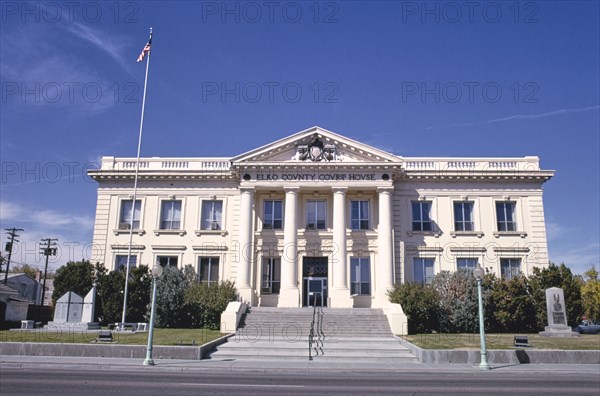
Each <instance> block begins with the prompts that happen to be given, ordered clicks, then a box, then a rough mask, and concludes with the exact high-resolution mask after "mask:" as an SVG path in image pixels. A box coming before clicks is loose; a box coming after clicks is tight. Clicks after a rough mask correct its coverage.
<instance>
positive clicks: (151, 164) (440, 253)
mask: <svg viewBox="0 0 600 396" xmlns="http://www.w3.org/2000/svg"><path fill="white" fill-rule="evenodd" d="M135 166H136V159H135V158H115V157H103V158H102V166H101V168H100V169H95V170H91V171H89V174H90V176H91V177H92V178H93V179H94V180H96V181H97V182H98V202H97V209H96V222H95V228H94V241H93V242H94V250H93V257H92V261H93V262H96V261H98V262H102V263H104V264H105V265H106V266H107V267H108V268H118V267H120V266H124V265H125V264H126V261H127V251H128V243H129V229H130V226H131V225H133V232H134V233H133V249H132V258H131V262H130V265H137V264H146V265H149V266H152V265H153V264H154V263H155V262H157V261H158V262H160V264H161V265H171V266H177V267H180V268H181V267H183V266H184V265H187V264H191V265H193V266H194V268H195V269H196V271H197V273H198V274H199V276H200V280H201V281H202V282H217V281H221V280H232V281H235V285H236V287H237V289H238V291H239V294H240V297H241V298H242V299H243V300H244V301H245V302H248V303H249V304H250V305H252V306H281V307H301V306H307V305H311V306H312V305H314V304H317V305H326V306H330V307H385V306H386V305H387V304H389V302H388V298H387V296H386V292H387V291H388V290H389V289H390V288H392V287H393V285H394V283H399V282H412V281H415V282H430V281H431V279H432V277H433V276H434V274H436V273H438V272H440V271H444V270H447V271H455V270H457V269H458V268H473V267H474V266H475V265H476V264H477V263H478V262H479V263H480V264H481V265H482V266H483V267H484V268H486V269H489V270H490V271H493V272H495V273H496V274H498V275H500V276H504V277H511V276H513V275H514V274H518V273H519V272H523V273H524V274H525V275H529V274H530V273H531V272H532V268H533V267H535V266H546V265H548V249H547V241H546V227H545V222H544V209H543V202H542V185H543V183H544V182H545V181H547V180H548V179H550V178H551V177H552V176H553V175H554V172H553V171H550V170H542V169H540V165H539V159H538V158H537V157H524V158H407V157H401V156H396V155H393V154H390V153H387V152H385V151H382V150H379V149H377V148H374V147H371V146H368V145H366V144H363V143H360V142H357V141H355V140H352V139H349V138H346V137H344V136H341V135H338V134H336V133H333V132H330V131H327V130H324V129H322V128H319V127H313V128H310V129H307V130H304V131H301V132H298V133H296V134H294V135H291V136H289V137H286V138H283V139H281V140H278V141H276V142H273V143H270V144H267V145H265V146H262V147H259V148H257V149H253V150H251V151H248V152H247V153H244V154H241V155H238V156H236V157H233V158H221V157H219V158H212V157H211V158H142V159H141V160H140V163H139V183H138V190H137V195H136V197H137V198H136V202H135V205H134V204H133V201H132V197H133V184H134V183H133V181H134V174H135ZM132 216H133V219H132ZM309 292H310V293H309Z"/></svg>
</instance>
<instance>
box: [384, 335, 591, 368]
mask: <svg viewBox="0 0 600 396" xmlns="http://www.w3.org/2000/svg"><path fill="white" fill-rule="evenodd" d="M394 337H396V338H397V339H398V340H400V342H402V344H404V345H405V346H406V347H407V348H408V349H410V351H411V352H412V353H413V354H414V355H415V356H416V357H417V358H418V359H419V363H429V364H479V363H480V362H481V354H480V352H479V350H478V349H475V350H472V349H423V348H420V347H418V346H416V345H414V344H412V343H410V342H408V341H406V340H405V339H403V338H401V337H398V336H394ZM487 360H488V363H490V364H529V363H531V364H600V351H598V350H558V349H537V350H536V349H529V350H525V349H489V350H488V351H487Z"/></svg>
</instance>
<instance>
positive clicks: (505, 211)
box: [496, 201, 517, 231]
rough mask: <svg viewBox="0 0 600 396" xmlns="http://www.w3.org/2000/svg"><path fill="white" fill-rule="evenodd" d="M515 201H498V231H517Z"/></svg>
mask: <svg viewBox="0 0 600 396" xmlns="http://www.w3.org/2000/svg"><path fill="white" fill-rule="evenodd" d="M515 207H516V203H515V202H508V201H502V202H500V201H499V202H496V218H497V220H498V231H516V230H517V223H516V221H515Z"/></svg>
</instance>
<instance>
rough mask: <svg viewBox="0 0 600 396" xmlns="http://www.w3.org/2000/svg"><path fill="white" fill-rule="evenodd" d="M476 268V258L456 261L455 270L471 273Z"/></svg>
mask: <svg viewBox="0 0 600 396" xmlns="http://www.w3.org/2000/svg"><path fill="white" fill-rule="evenodd" d="M475 267H477V259H476V258H457V259H456V268H457V269H467V270H469V271H473V270H474V269H475Z"/></svg>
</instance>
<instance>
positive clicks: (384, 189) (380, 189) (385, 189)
mask: <svg viewBox="0 0 600 396" xmlns="http://www.w3.org/2000/svg"><path fill="white" fill-rule="evenodd" d="M377 192H378V193H379V194H386V193H388V194H391V193H392V192H394V186H386V187H377Z"/></svg>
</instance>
